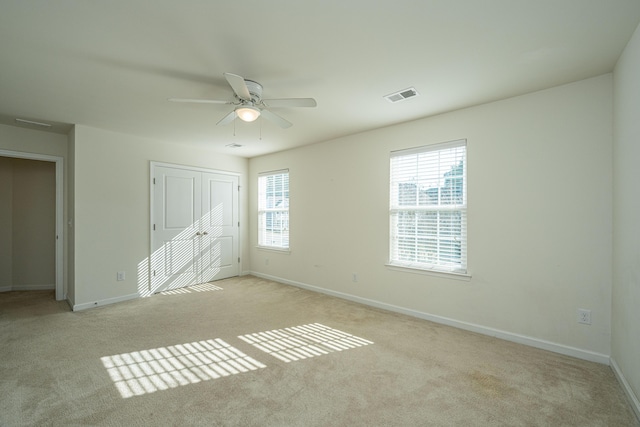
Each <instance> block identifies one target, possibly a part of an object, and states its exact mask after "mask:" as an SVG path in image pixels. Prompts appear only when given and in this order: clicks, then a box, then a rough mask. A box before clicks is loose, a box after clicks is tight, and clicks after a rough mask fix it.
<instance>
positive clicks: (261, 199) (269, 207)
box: [258, 171, 289, 249]
mask: <svg viewBox="0 0 640 427" xmlns="http://www.w3.org/2000/svg"><path fill="white" fill-rule="evenodd" d="M258 245H260V246H268V247H274V248H285V249H286V248H288V247H289V173H288V172H286V171H283V172H275V173H272V174H264V175H260V176H259V177H258Z"/></svg>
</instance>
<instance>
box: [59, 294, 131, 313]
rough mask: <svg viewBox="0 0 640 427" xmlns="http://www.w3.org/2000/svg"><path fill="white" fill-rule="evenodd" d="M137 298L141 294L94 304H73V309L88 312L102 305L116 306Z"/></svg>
mask: <svg viewBox="0 0 640 427" xmlns="http://www.w3.org/2000/svg"><path fill="white" fill-rule="evenodd" d="M136 298H140V295H139V294H130V295H123V296H120V297H114V298H107V299H103V300H99V301H94V302H86V303H83V304H72V305H71V309H72V310H73V311H80V310H86V309H88V308H92V307H100V306H102V305H109V304H115V303H117V302H122V301H128V300H130V299H136Z"/></svg>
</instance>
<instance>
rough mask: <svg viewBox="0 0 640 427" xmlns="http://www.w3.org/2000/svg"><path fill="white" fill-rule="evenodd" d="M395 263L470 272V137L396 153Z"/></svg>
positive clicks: (393, 181)
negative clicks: (468, 194) (467, 144)
mask: <svg viewBox="0 0 640 427" xmlns="http://www.w3.org/2000/svg"><path fill="white" fill-rule="evenodd" d="M390 165H391V171H390V172H391V173H390V178H391V179H390V209H389V216H390V218H389V219H390V256H389V258H390V260H389V263H390V264H391V265H396V266H401V267H409V268H417V269H422V270H432V271H442V272H450V273H459V274H465V273H466V272H467V173H466V166H467V158H466V141H465V140H461V141H452V142H448V143H443V144H436V145H430V146H424V147H418V148H413V149H408V150H401V151H394V152H392V153H391V159H390Z"/></svg>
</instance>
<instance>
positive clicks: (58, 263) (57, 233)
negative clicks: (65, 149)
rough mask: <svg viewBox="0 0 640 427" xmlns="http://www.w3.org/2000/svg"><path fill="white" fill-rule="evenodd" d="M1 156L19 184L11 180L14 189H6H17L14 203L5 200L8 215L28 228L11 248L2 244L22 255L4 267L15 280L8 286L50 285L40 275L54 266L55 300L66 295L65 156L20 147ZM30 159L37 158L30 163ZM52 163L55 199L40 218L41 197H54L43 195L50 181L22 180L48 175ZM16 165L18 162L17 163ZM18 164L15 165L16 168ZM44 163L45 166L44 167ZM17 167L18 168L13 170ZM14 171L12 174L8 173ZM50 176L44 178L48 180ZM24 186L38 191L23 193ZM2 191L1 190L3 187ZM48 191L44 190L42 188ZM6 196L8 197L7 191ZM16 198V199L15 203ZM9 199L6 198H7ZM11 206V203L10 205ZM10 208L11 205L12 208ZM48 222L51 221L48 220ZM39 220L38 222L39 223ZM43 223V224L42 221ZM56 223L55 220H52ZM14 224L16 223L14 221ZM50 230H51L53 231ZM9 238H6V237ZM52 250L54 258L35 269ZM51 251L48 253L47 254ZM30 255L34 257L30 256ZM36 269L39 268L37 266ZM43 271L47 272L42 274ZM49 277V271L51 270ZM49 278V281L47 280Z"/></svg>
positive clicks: (7, 173)
mask: <svg viewBox="0 0 640 427" xmlns="http://www.w3.org/2000/svg"><path fill="white" fill-rule="evenodd" d="M0 158H1V159H5V161H4V163H5V165H7V164H11V165H12V166H11V168H10V170H8V169H7V168H5V169H4V174H5V175H7V177H8V176H11V177H12V179H11V180H12V181H13V178H16V180H17V181H20V182H16V185H15V186H14V185H13V184H12V187H11V189H5V193H8V192H13V188H16V189H17V193H18V194H16V195H15V197H13V195H12V200H11V203H9V204H7V203H3V206H5V211H6V212H5V216H8V215H9V216H10V217H11V218H13V217H14V216H15V217H16V218H17V219H16V223H17V226H18V227H22V228H21V229H23V230H27V231H26V232H25V233H26V234H23V233H20V234H18V235H16V237H15V239H14V238H12V239H11V244H12V246H11V248H9V247H8V246H7V248H3V249H0V250H3V251H4V252H8V253H9V254H11V255H12V256H11V258H13V251H14V248H15V251H16V256H18V257H20V260H19V262H17V263H14V262H13V261H6V260H5V262H12V267H11V269H10V270H8V269H3V270H5V271H9V272H11V274H12V280H11V283H10V286H9V288H10V289H5V290H11V289H14V290H27V289H33V290H36V289H42V288H43V287H50V285H51V283H50V282H51V280H50V279H48V280H46V282H44V283H40V280H39V279H40V278H41V277H46V271H47V270H48V271H51V270H53V281H54V288H55V298H56V300H63V299H65V289H64V252H63V251H64V249H63V248H64V236H63V231H64V225H63V224H64V198H63V188H64V182H63V180H64V159H63V158H62V157H57V156H49V155H45V154H34V153H25V152H18V151H7V150H0ZM29 161H35V162H33V163H30V162H29ZM39 162H46V164H41V165H40V166H38V164H39ZM51 163H52V164H53V165H52V166H53V169H54V171H53V176H54V177H55V178H54V179H55V185H54V186H53V187H55V190H54V192H55V194H54V196H53V198H54V199H55V201H54V205H55V207H54V208H53V211H51V210H49V212H48V213H45V214H44V216H42V215H41V216H40V219H37V218H35V217H37V214H38V210H40V209H41V208H42V206H41V203H42V202H43V200H40V199H41V198H51V194H49V195H48V196H44V194H46V191H49V192H50V191H51V190H50V189H51V186H50V187H48V188H49V190H47V185H50V184H51V183H49V184H47V183H44V184H43V183H42V179H41V182H40V183H38V182H23V181H32V180H35V181H37V179H36V178H37V177H36V175H41V176H45V177H46V176H47V173H48V172H46V171H47V170H50V169H51V165H50V164H51ZM16 165H17V166H16ZM14 166H15V168H14ZM42 166H44V167H42ZM14 171H18V172H17V173H16V174H14ZM9 173H11V175H9ZM47 179H49V180H50V175H48V178H45V181H46V180H47ZM3 181H4V182H5V186H7V185H8V184H6V183H7V182H8V181H7V180H3ZM22 185H27V187H21V186H22ZM23 188H28V189H29V191H32V190H33V191H35V193H31V194H22V193H23V191H22V189H23ZM0 191H1V190H0ZM43 191H44V192H45V193H42V192H43ZM37 192H41V193H40V194H43V196H42V197H40V196H38V195H37ZM5 196H6V197H8V196H7V195H6V194H5ZM14 201H15V203H14ZM5 202H6V200H5ZM7 206H8V207H7ZM9 209H12V211H11V212H9ZM52 214H53V216H54V219H53V221H51V218H47V216H51V215H52ZM28 221H32V223H31V224H32V225H31V226H29V222H28ZM47 222H48V224H47ZM36 223H37V224H36ZM40 223H43V224H40ZM51 223H53V224H51ZM11 227H13V224H12V225H11ZM4 232H5V233H9V232H10V233H11V235H12V236H13V235H14V234H17V233H14V231H13V229H12V230H10V231H7V230H5V231H4ZM50 233H51V234H50ZM5 241H6V240H5ZM52 252H53V259H52V260H51V259H48V260H43V264H40V265H41V266H42V271H34V269H33V265H34V264H33V262H35V261H38V260H37V258H39V257H45V256H46V257H49V256H51V253H52ZM47 254H49V255H47ZM28 257H31V258H28ZM13 266H16V270H17V271H16V272H15V273H17V274H18V275H19V276H20V280H19V282H21V283H18V286H14V284H13V273H14V271H13ZM36 270H37V269H36ZM43 273H44V275H42V274H43ZM39 274H40V275H41V276H38V275H39ZM49 277H50V273H49ZM47 282H49V283H47Z"/></svg>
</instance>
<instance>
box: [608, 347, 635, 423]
mask: <svg viewBox="0 0 640 427" xmlns="http://www.w3.org/2000/svg"><path fill="white" fill-rule="evenodd" d="M610 359H611V363H610V365H611V369H612V370H613V373H614V374H615V375H616V378H617V379H618V382H619V383H620V385H621V386H622V389H623V390H624V392H625V394H626V395H627V398H628V399H629V403H630V404H631V408H633V412H635V414H636V418H638V421H640V400H638V396H636V394H635V393H634V392H633V389H632V388H631V384H629V382H628V381H627V379H626V378H625V377H624V375H623V374H622V371H621V370H620V367H619V366H618V364H617V363H616V361H615V359H614V358H613V357H611V358H610Z"/></svg>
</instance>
